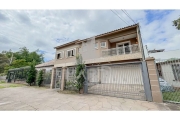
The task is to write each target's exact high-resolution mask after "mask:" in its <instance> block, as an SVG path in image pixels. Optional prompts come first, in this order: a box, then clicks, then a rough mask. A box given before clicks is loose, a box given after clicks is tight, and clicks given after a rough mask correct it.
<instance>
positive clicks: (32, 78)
mask: <svg viewBox="0 0 180 120" xmlns="http://www.w3.org/2000/svg"><path fill="white" fill-rule="evenodd" d="M35 79H36V69H35V65H34V64H31V68H30V70H29V72H28V77H27V80H26V82H27V83H28V84H29V85H30V86H31V84H32V83H35Z"/></svg>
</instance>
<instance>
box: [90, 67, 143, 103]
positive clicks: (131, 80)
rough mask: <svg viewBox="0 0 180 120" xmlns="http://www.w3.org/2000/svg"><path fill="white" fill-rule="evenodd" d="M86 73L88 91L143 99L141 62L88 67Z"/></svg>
mask: <svg viewBox="0 0 180 120" xmlns="http://www.w3.org/2000/svg"><path fill="white" fill-rule="evenodd" d="M98 69H99V70H98ZM87 74H88V81H89V82H88V86H89V87H88V93H93V94H101V95H109V96H116V97H125V98H133V99H141V100H145V92H144V85H143V78H142V70H141V64H126V65H112V66H101V67H99V68H98V67H96V68H95V67H94V68H88V71H87Z"/></svg>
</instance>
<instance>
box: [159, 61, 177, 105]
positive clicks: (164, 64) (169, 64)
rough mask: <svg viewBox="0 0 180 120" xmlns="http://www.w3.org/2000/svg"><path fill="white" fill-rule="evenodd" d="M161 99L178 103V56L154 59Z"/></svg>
mask: <svg viewBox="0 0 180 120" xmlns="http://www.w3.org/2000/svg"><path fill="white" fill-rule="evenodd" d="M156 66H157V72H158V76H159V83H160V88H161V91H162V95H163V100H164V101H168V102H174V103H180V58H173V59H164V60H162V59H159V60H156Z"/></svg>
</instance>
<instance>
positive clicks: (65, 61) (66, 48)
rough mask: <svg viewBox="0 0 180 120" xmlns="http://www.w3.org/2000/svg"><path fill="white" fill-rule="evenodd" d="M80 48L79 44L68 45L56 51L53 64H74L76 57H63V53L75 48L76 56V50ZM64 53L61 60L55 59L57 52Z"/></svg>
mask: <svg viewBox="0 0 180 120" xmlns="http://www.w3.org/2000/svg"><path fill="white" fill-rule="evenodd" d="M79 47H80V44H73V45H69V46H66V47H63V48H60V49H57V50H56V54H55V62H54V64H61V63H69V62H74V61H75V60H76V57H75V56H73V57H67V58H66V57H65V52H67V50H70V49H74V48H76V55H77V54H78V51H79V50H78V49H79ZM62 51H64V55H63V58H62V59H57V54H58V53H59V52H62Z"/></svg>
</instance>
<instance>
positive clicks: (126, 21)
mask: <svg viewBox="0 0 180 120" xmlns="http://www.w3.org/2000/svg"><path fill="white" fill-rule="evenodd" d="M114 11H115V12H116V13H118V15H119V16H120V13H119V12H118V11H117V10H114ZM120 17H122V16H120ZM122 18H123V17H122ZM123 19H124V18H123ZM126 22H127V23H128V24H129V22H128V21H126Z"/></svg>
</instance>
